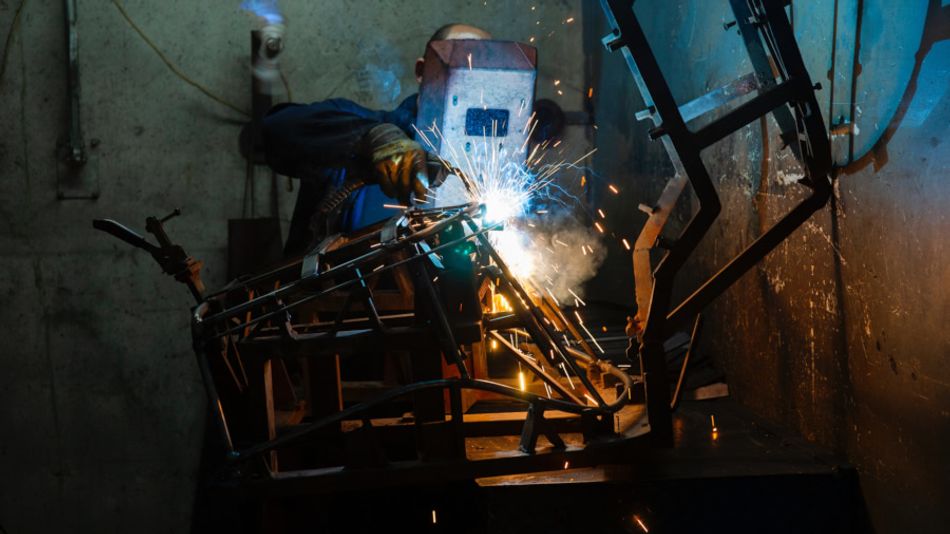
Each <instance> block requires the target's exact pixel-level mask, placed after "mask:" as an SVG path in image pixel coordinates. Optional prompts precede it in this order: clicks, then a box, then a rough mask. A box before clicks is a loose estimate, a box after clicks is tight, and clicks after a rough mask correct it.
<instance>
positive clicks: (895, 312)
mask: <svg viewBox="0 0 950 534" xmlns="http://www.w3.org/2000/svg"><path fill="white" fill-rule="evenodd" d="M832 4H833V3H832V2H814V3H800V2H793V5H794V9H795V10H796V17H797V21H796V22H798V24H797V25H796V31H797V33H798V34H799V39H800V43H801V47H802V50H803V54H804V56H805V59H806V61H808V62H810V64H811V65H813V67H814V68H813V69H812V72H811V74H812V78H813V80H814V81H818V82H821V83H822V84H823V86H824V88H825V89H824V90H825V93H822V94H821V98H822V99H823V101H827V98H828V95H827V91H828V90H829V87H830V82H831V81H830V80H829V79H828V77H827V73H829V72H832V70H831V69H830V68H829V66H828V65H827V63H825V62H826V61H827V57H828V55H829V51H830V49H831V48H830V46H831V45H830V43H831V42H832V33H831V30H833V28H832V27H831V26H821V25H820V24H817V23H816V21H814V20H803V19H801V18H800V17H801V15H802V13H803V10H804V9H807V8H809V7H810V8H822V9H826V8H833V7H834V5H838V4H837V3H834V5H832ZM848 4H850V3H847V2H846V3H841V5H842V6H844V5H848ZM911 4H915V3H914V2H872V1H870V0H869V1H866V2H864V3H863V5H864V12H863V24H864V31H863V34H862V37H861V40H860V44H861V48H860V62H861V64H860V70H859V71H858V72H859V74H858V78H859V83H858V84H857V87H859V88H860V87H861V84H862V83H864V84H865V85H866V86H867V84H866V82H867V80H871V79H875V77H877V79H881V82H880V83H876V84H875V85H873V87H870V86H869V88H868V89H866V91H867V92H866V93H860V91H859V94H858V95H857V98H856V99H857V104H858V109H859V110H861V111H862V112H863V113H865V115H864V118H861V117H859V119H858V120H856V121H855V122H856V123H857V124H858V126H859V127H860V130H861V131H862V132H864V133H861V134H858V136H859V137H858V139H857V142H856V143H855V145H860V144H861V143H864V142H865V140H864V139H863V138H861V137H860V135H865V136H867V135H878V136H880V135H882V133H883V136H882V137H881V138H880V140H879V141H877V142H874V143H871V144H873V146H874V149H873V150H872V151H871V152H869V153H868V154H867V155H864V156H862V155H861V154H854V156H853V159H854V160H855V161H854V162H853V163H850V164H848V165H846V166H845V168H844V169H842V170H841V175H840V176H839V178H838V182H837V188H836V195H835V201H834V204H833V205H831V206H829V207H827V208H825V209H823V210H822V211H821V212H819V213H818V214H816V215H815V216H814V217H813V218H812V220H811V221H809V222H808V223H807V224H805V225H804V226H803V227H802V228H800V229H799V230H797V231H796V232H795V233H794V234H793V235H792V236H791V238H790V239H789V240H788V241H787V242H786V243H784V244H783V245H781V246H780V247H779V248H778V249H777V250H776V251H774V252H773V253H772V254H771V255H770V256H769V257H768V258H767V259H766V260H765V261H764V262H762V264H761V265H759V266H758V268H756V269H754V270H753V271H751V272H750V273H748V274H747V275H746V276H745V277H744V278H742V279H741V280H740V281H739V283H737V284H736V285H735V286H734V287H733V288H731V289H730V290H729V291H728V292H727V293H726V294H725V295H723V296H722V297H721V298H720V299H719V300H718V301H717V302H716V303H715V304H714V305H713V306H711V307H710V308H709V309H708V310H707V311H706V314H705V315H706V319H707V321H706V325H707V326H706V329H705V333H704V338H703V340H702V349H703V350H705V351H707V352H710V353H712V354H713V355H714V356H715V357H716V360H717V361H718V363H719V364H720V365H721V367H723V368H724V370H725V371H726V373H727V377H728V382H729V385H730V390H731V392H732V393H733V395H734V397H735V398H737V399H738V400H740V401H741V402H743V403H745V404H747V405H749V406H750V407H752V408H753V409H754V410H756V411H757V412H759V413H760V414H762V415H764V416H766V417H768V418H770V419H772V420H774V421H778V422H780V423H784V424H786V425H788V426H790V427H792V428H794V429H797V430H798V431H800V432H801V433H802V434H803V435H804V436H805V437H807V438H808V439H811V440H814V441H817V442H819V443H822V444H824V445H826V446H828V447H830V448H832V449H834V450H835V451H837V452H839V453H841V454H843V455H845V456H847V458H848V459H849V460H850V461H851V462H852V463H854V464H855V465H856V466H857V468H858V470H859V473H860V477H861V485H862V488H863V491H864V495H865V498H866V500H867V504H868V510H869V513H870V517H871V520H872V523H873V525H874V527H875V529H876V531H877V532H879V533H888V532H942V531H944V530H945V528H946V527H945V525H946V523H947V520H948V519H950V515H948V510H947V508H946V506H945V503H946V501H947V498H948V496H950V462H948V461H947V458H946V444H947V443H948V442H950V333H948V330H947V324H948V320H950V245H948V243H950V241H948V239H947V235H950V219H948V213H950V182H948V181H947V176H948V175H950V150H948V148H947V138H948V124H950V92H948V90H947V88H948V87H950V47H948V46H947V45H948V44H950V43H948V42H947V41H946V40H945V39H947V38H948V37H950V18H948V16H947V15H948V8H947V7H946V6H945V5H944V4H946V2H942V3H941V2H939V1H932V2H929V5H928V3H927V2H917V3H916V6H917V10H916V11H915V12H912V13H906V12H905V11H907V8H908V6H910V5H911ZM637 10H638V14H640V16H641V17H642V20H643V21H644V26H645V28H646V31H647V32H648V34H649V37H650V38H651V44H652V45H653V47H654V48H655V52H656V54H657V56H658V58H659V60H660V62H661V64H662V65H666V66H667V67H666V69H665V74H666V76H667V77H668V78H669V83H670V85H671V87H672V89H673V92H674V94H675V96H676V97H677V99H678V101H679V102H681V103H682V102H685V101H686V100H688V99H691V98H694V97H696V96H699V95H700V94H702V93H704V92H705V91H708V90H710V89H713V88H715V87H718V86H720V85H722V84H723V83H725V82H727V81H730V80H731V79H734V78H735V77H736V76H738V75H740V74H743V73H745V72H748V71H749V70H750V67H749V65H748V61H747V58H746V55H745V52H744V49H743V47H742V45H741V43H740V42H739V40H738V37H737V36H736V35H735V32H734V31H733V32H724V31H723V29H722V23H723V22H727V21H729V20H732V18H731V13H730V12H729V8H728V5H727V4H726V2H718V1H717V2H708V1H706V0H697V1H685V0H680V1H674V2H664V3H662V5H661V3H646V2H640V3H637ZM924 19H926V25H925V27H924V30H923V36H921V34H920V33H919V30H918V33H917V35H916V36H906V38H905V39H904V41H903V42H897V43H895V42H894V41H893V35H894V34H893V30H895V28H896V29H900V27H901V26H902V25H912V24H914V22H912V21H914V20H921V21H923V20H924ZM809 23H811V24H809ZM841 27H843V26H841ZM601 30H602V33H603V30H604V28H601ZM822 32H824V33H822ZM839 35H840V34H839ZM889 39H890V41H889ZM851 52H852V53H853V48H852V49H851ZM900 61H910V64H909V66H908V67H909V68H908V69H907V73H908V76H907V78H905V79H904V80H903V81H901V80H900V76H896V75H895V76H892V77H891V76H890V75H888V74H887V73H888V69H893V68H894V67H895V65H897V63H898V62H900ZM597 65H598V66H597V70H599V72H600V75H599V82H598V83H597V84H596V90H597V94H598V95H599V96H598V100H597V117H598V121H597V122H598V127H599V128H598V135H597V138H596V144H597V146H598V148H599V152H598V154H597V160H596V164H597V165H596V166H597V169H598V171H600V172H601V173H602V174H603V175H605V176H610V177H611V178H612V179H613V180H614V181H615V182H616V183H618V184H619V185H620V187H621V189H623V190H624V191H625V193H624V198H622V199H615V198H611V197H609V196H607V197H605V199H606V201H607V202H609V203H612V204H613V205H614V208H613V212H614V213H616V214H617V215H615V218H614V219H613V220H612V221H610V222H611V226H612V227H613V228H615V229H617V231H621V232H628V231H629V232H630V233H631V234H632V235H636V233H637V232H638V231H639V228H640V227H641V226H642V224H643V221H644V220H645V215H643V214H640V213H637V212H633V210H629V209H628V210H626V212H625V213H623V214H621V213H619V211H618V209H617V206H620V205H626V206H635V205H636V203H639V202H646V203H652V202H653V200H654V199H655V198H656V197H657V195H658V193H659V189H660V188H661V187H662V184H663V183H665V180H666V179H667V178H668V177H669V176H670V173H671V168H670V166H669V164H668V163H666V162H665V160H664V158H665V156H664V153H663V149H662V147H661V146H660V145H659V144H658V143H651V142H650V141H649V140H648V138H647V136H646V133H647V129H648V126H647V125H646V124H643V123H637V122H636V121H634V120H633V118H632V117H633V115H634V113H635V112H637V111H639V110H640V109H641V108H642V102H641V101H640V98H639V95H638V94H636V88H635V86H634V85H633V81H632V79H631V77H630V74H629V71H628V70H627V69H626V66H625V65H624V63H623V61H622V59H621V57H620V55H619V54H605V55H603V56H602V57H600V58H599V59H597ZM683 65H688V68H682V66H683ZM845 74H848V73H845ZM908 81H909V83H908ZM888 94H891V95H893V96H894V102H893V103H894V108H896V109H897V113H896V114H895V115H893V116H892V117H889V116H887V113H885V112H884V110H885V108H886V106H887V105H889V103H888V102H885V101H884V100H886V98H885V97H886V96H887V95H888ZM822 111H823V113H825V112H826V110H822ZM892 111H893V110H892ZM826 119H827V116H826ZM768 126H769V128H768V135H767V137H766V139H767V143H766V144H763V135H762V126H761V125H760V124H759V123H754V124H752V125H750V126H748V127H746V128H744V129H742V130H740V131H739V132H738V133H736V134H735V135H734V136H732V137H731V138H728V139H726V140H724V141H722V142H721V143H719V144H717V145H715V146H713V147H711V148H710V149H708V150H707V151H706V152H705V153H704V158H705V161H706V163H707V166H708V168H709V170H710V175H711V176H712V177H713V179H714V181H715V182H716V183H717V187H718V190H719V193H720V196H721V198H722V202H723V211H722V215H721V216H720V220H719V222H717V223H716V225H715V226H714V227H713V228H712V229H711V231H710V232H709V234H708V235H707V237H706V239H705V241H704V243H703V245H702V246H701V248H700V249H699V251H698V252H697V254H696V256H695V257H694V259H693V260H692V261H691V262H690V264H689V265H688V268H687V269H686V271H685V272H684V273H683V275H682V276H681V280H680V293H681V294H682V293H684V292H685V291H686V290H688V289H690V288H692V287H695V284H696V283H697V282H698V280H700V279H701V277H705V276H709V275H711V274H712V273H714V272H715V271H716V268H717V267H718V266H721V265H723V263H724V262H725V261H726V260H728V259H729V258H730V257H732V256H733V255H735V254H736V253H738V252H739V251H740V250H741V248H742V247H743V246H745V245H747V244H748V243H750V242H751V240H752V239H754V238H755V237H756V236H758V235H759V234H761V232H762V231H763V230H764V229H765V228H767V227H768V225H769V224H771V223H772V222H774V221H775V220H777V218H778V217H779V216H780V215H781V214H783V213H785V212H787V210H788V209H789V208H790V207H791V206H793V205H794V203H795V202H797V201H798V200H799V199H800V198H802V188H801V187H799V186H797V185H794V184H791V183H789V182H790V180H789V177H794V176H795V175H796V174H799V173H800V171H799V170H798V167H797V166H796V164H795V163H794V162H793V160H792V158H791V156H790V154H789V153H788V151H787V150H785V151H782V150H780V148H779V147H780V143H778V142H777V139H776V136H775V131H774V123H771V121H770V123H769V125H768ZM835 142H836V144H838V143H841V142H844V143H847V142H848V139H847V138H846V137H845V138H844V139H837V138H836V140H835ZM865 144H867V143H865ZM684 207H685V209H684V210H683V211H684V212H686V214H688V211H689V201H685V202H684ZM607 211H608V213H610V212H611V210H610V209H607ZM681 215H682V214H681ZM682 220H683V218H682V217H679V218H678V219H677V220H675V221H674V222H673V223H671V229H672V230H673V231H671V232H669V235H671V236H674V235H676V232H677V230H676V228H681V227H682ZM612 253H613V256H612V259H611V262H610V265H609V266H608V270H605V271H604V273H609V274H606V276H607V279H606V282H605V283H604V280H598V283H595V284H594V286H595V287H594V291H595V292H596V291H597V288H598V287H600V288H601V293H602V295H603V297H604V298H607V297H609V296H610V295H611V294H612V293H611V292H612V291H613V288H615V287H617V284H618V283H619V282H618V281H617V280H623V279H624V277H629V276H631V274H630V269H631V267H630V261H629V258H628V257H627V253H625V252H623V251H622V250H621V249H620V248H619V247H618V246H614V249H613V250H612ZM628 291H629V292H630V294H631V295H632V286H630V287H629V289H628ZM720 430H721V431H723V432H728V429H720Z"/></svg>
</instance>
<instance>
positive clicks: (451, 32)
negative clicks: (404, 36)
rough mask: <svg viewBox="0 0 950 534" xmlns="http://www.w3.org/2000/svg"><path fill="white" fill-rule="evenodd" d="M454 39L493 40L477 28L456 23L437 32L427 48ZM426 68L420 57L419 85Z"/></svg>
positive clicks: (489, 35) (417, 69) (418, 66)
mask: <svg viewBox="0 0 950 534" xmlns="http://www.w3.org/2000/svg"><path fill="white" fill-rule="evenodd" d="M453 39H475V40H479V39H491V34H490V33H488V32H487V31H485V30H483V29H481V28H478V27H476V26H471V25H468V24H460V23H457V22H454V23H452V24H446V25H445V26H442V27H441V28H439V29H438V30H436V31H435V33H433V34H432V37H429V41H428V42H427V43H426V47H427V48H428V46H429V43H431V42H432V41H449V40H453ZM424 66H425V60H424V59H423V58H421V57H420V58H418V59H416V81H417V82H419V83H422V72H423V68H424Z"/></svg>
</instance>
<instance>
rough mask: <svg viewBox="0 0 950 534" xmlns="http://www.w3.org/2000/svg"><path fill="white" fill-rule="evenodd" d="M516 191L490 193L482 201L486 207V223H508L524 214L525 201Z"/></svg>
mask: <svg viewBox="0 0 950 534" xmlns="http://www.w3.org/2000/svg"><path fill="white" fill-rule="evenodd" d="M519 196H520V195H518V194H517V192H515V191H502V190H495V191H489V192H488V193H486V194H485V196H484V197H482V198H481V199H480V200H481V202H482V204H484V205H485V223H487V224H497V223H503V222H507V221H508V220H510V219H513V218H515V217H518V216H520V215H522V214H523V213H524V208H523V203H524V201H523V200H522V199H521V198H519Z"/></svg>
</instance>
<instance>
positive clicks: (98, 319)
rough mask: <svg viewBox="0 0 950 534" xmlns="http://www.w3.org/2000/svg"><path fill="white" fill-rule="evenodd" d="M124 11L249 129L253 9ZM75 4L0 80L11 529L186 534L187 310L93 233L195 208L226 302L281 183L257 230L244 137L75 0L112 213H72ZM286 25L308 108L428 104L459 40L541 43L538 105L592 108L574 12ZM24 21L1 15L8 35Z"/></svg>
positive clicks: (303, 13) (436, 0)
mask: <svg viewBox="0 0 950 534" xmlns="http://www.w3.org/2000/svg"><path fill="white" fill-rule="evenodd" d="M120 1H121V0H120ZM121 3H122V5H123V6H124V7H125V9H126V11H127V12H128V14H129V16H130V17H131V18H132V19H133V20H134V21H135V22H136V23H137V24H138V25H139V26H140V27H141V28H142V30H143V31H144V32H145V33H146V34H147V35H148V36H150V38H151V39H152V40H153V41H154V42H155V44H156V45H157V46H158V47H159V48H160V49H161V50H163V51H164V53H165V54H166V55H167V57H168V58H169V59H170V60H171V61H172V62H174V63H175V64H177V65H178V66H179V67H180V68H181V70H182V71H183V72H185V73H187V75H188V76H189V77H191V78H193V79H194V80H196V81H198V82H200V83H201V84H203V85H205V86H207V87H208V88H209V89H210V90H211V91H212V92H214V93H215V94H216V95H218V96H220V97H221V98H222V99H224V100H227V101H229V102H231V103H233V104H235V105H236V106H237V107H238V108H241V109H247V108H249V107H250V104H249V74H248V62H249V60H248V48H249V35H248V33H249V31H250V29H251V28H252V26H253V21H252V20H251V18H250V17H249V16H247V15H246V14H245V13H243V12H241V11H240V10H239V9H238V5H239V1H238V0H229V1H215V2H195V1H189V0H166V1H162V2H154V1H148V0H125V1H122V2H121ZM61 4H62V3H61V2H55V1H52V0H26V2H25V4H24V7H23V10H22V13H21V15H20V17H19V21H18V25H17V28H16V29H15V30H14V33H13V35H12V38H11V39H10V41H9V43H10V46H9V50H5V51H4V53H5V54H6V56H7V63H6V71H5V74H4V75H3V77H2V78H0V102H3V104H2V106H0V294H2V295H3V298H4V302H3V305H2V306H0V324H3V325H4V328H3V330H4V335H3V336H2V338H0V429H2V431H0V481H2V482H0V526H2V530H4V531H5V532H9V533H10V534H20V533H24V532H130V531H135V532H181V531H183V530H185V529H186V528H187V526H188V522H189V519H190V507H191V502H192V498H193V483H194V477H195V472H196V468H197V460H198V455H199V449H200V445H201V438H202V433H203V430H204V411H203V410H204V400H203V392H202V387H201V383H200V380H199V375H198V370H197V368H196V365H195V363H194V359H193V356H192V354H191V350H190V346H189V337H190V335H189V331H188V319H187V315H188V308H189V305H190V304H191V302H190V298H189V296H188V295H187V292H186V291H185V289H184V288H183V287H181V286H180V285H178V284H176V283H175V282H173V281H172V280H171V279H169V278H167V277H165V276H163V275H162V274H161V273H160V272H159V269H158V267H157V266H156V265H155V264H154V263H153V262H152V260H151V258H149V257H148V255H146V254H144V253H142V252H141V251H137V250H132V249H131V248H130V247H128V246H126V245H125V244H123V243H120V242H118V241H116V240H115V239H112V238H110V237H108V236H106V235H105V234H101V233H98V232H95V231H94V230H93V229H92V227H91V224H90V221H91V220H92V219H93V218H97V217H111V218H115V219H118V220H120V221H123V222H125V223H127V224H129V225H130V226H132V227H134V228H138V229H140V230H144V228H143V227H144V218H145V216H147V215H163V214H165V213H167V212H169V211H171V210H172V209H173V208H175V207H178V208H181V209H182V211H183V212H184V215H182V216H181V217H179V218H178V219H175V220H174V221H172V222H170V223H169V224H168V225H167V228H168V231H169V233H170V234H171V236H172V238H173V239H174V240H176V241H177V242H179V243H181V244H183V245H184V246H185V247H186V248H187V250H188V251H189V252H190V253H191V254H193V255H194V256H195V257H197V258H200V259H202V260H204V261H205V265H206V268H205V270H204V277H205V280H206V281H207V282H208V285H209V286H216V285H219V284H221V283H223V282H224V281H225V280H224V276H225V251H226V240H227V222H226V221H227V219H229V218H238V217H242V216H250V215H255V216H266V215H272V214H271V212H270V209H269V205H270V204H269V199H268V193H267V192H268V191H269V190H270V176H269V173H268V172H266V171H265V170H259V171H258V172H257V173H256V175H257V176H256V178H255V184H256V190H257V195H256V198H257V203H256V209H255V210H254V213H253V214H252V213H250V212H249V210H248V211H245V210H244V209H243V204H244V195H243V191H244V179H245V167H244V162H243V160H242V159H241V156H240V154H239V153H238V150H237V135H238V130H239V125H240V123H241V122H242V121H243V120H244V118H243V117H242V116H241V115H240V114H238V113H235V112H234V111H232V110H230V109H228V108H227V107H224V106H222V105H220V104H218V103H216V102H214V101H212V100H210V99H208V98H207V97H205V96H204V95H202V94H201V93H200V92H198V91H197V90H195V89H194V88H192V87H190V86H188V85H186V84H185V83H183V82H182V81H181V80H180V79H178V78H176V77H175V76H174V75H173V74H172V73H171V72H170V71H169V69H168V68H167V67H166V66H165V65H164V64H163V63H162V62H161V61H160V59H159V58H158V56H157V55H156V54H155V53H154V52H153V51H152V50H151V49H150V48H149V47H148V46H147V45H146V44H145V42H143V40H142V39H141V38H140V37H139V36H138V35H137V34H136V33H135V32H134V31H133V30H132V29H131V28H130V26H129V24H128V23H127V21H126V20H125V19H123V17H122V16H121V15H120V12H119V10H118V9H117V8H116V6H115V5H113V3H112V2H110V1H108V0H79V1H78V12H79V35H80V38H79V46H80V57H81V59H80V70H81V84H82V126H83V132H84V135H85V139H86V143H87V148H88V150H89V157H90V163H89V164H88V167H87V168H88V169H92V170H91V171H89V172H91V173H93V174H97V175H98V190H99V196H98V198H97V199H95V200H61V199H58V198H57V191H58V188H57V171H56V168H57V165H56V161H57V160H56V156H55V154H56V146H57V140H58V139H59V138H60V137H61V136H63V135H64V133H65V130H66V126H65V124H66V117H67V115H66V107H65V92H66V87H65V42H64V22H63V21H64V16H63V8H62V5H61ZM281 4H282V7H283V8H284V11H285V15H286V17H287V19H288V21H289V27H288V32H289V34H288V40H287V50H286V52H285V54H284V56H283V66H284V71H285V73H286V75H287V78H288V81H289V85H290V87H291V90H292V92H293V97H294V99H295V100H297V101H312V100H317V99H322V98H326V97H331V96H350V97H352V98H354V99H356V100H358V101H360V102H362V103H364V104H366V105H370V106H380V107H389V106H393V105H395V104H396V103H398V102H399V101H400V100H401V98H403V97H405V96H408V95H410V94H412V93H413V92H415V82H414V79H413V76H412V61H413V60H414V59H415V57H417V56H418V55H420V54H421V52H422V47H423V45H424V44H425V41H426V39H427V38H428V36H429V35H430V33H431V32H432V31H433V30H434V29H435V28H436V27H438V26H440V25H442V24H444V23H447V22H454V21H466V22H470V23H473V24H476V25H481V26H483V27H485V28H487V29H489V30H490V31H492V32H494V33H495V35H496V37H498V38H503V39H517V40H525V41H526V40H528V39H529V38H530V37H532V36H534V37H535V44H536V45H537V46H538V47H539V49H540V75H539V80H540V81H539V94H540V96H551V97H553V98H555V99H559V100H560V101H561V102H562V103H563V105H564V107H565V108H566V109H578V108H579V107H580V102H581V99H582V94H583V92H584V87H585V83H584V79H583V75H584V69H583V47H582V38H581V37H582V36H581V22H582V19H581V7H580V4H581V3H580V1H579V0H537V1H533V2H530V3H528V2H501V1H496V0H489V1H487V2H486V1H483V0H477V1H475V0H471V1H461V0H460V1H452V2H446V1H443V0H419V1H415V2H411V3H410V2H403V1H396V0H391V1H380V2H365V1H362V0H360V1H356V0H350V1H339V2H309V1H305V0H285V1H283V2H281ZM19 5H20V1H19V0H0V32H2V33H0V35H2V36H5V35H6V33H5V32H6V31H7V30H8V29H9V28H11V25H12V23H13V18H14V13H15V12H16V9H17V7H18V6H19ZM532 6H535V8H534V9H532ZM569 17H575V20H574V22H572V23H565V21H566V20H567V19H568V18H569ZM0 42H2V41H0ZM556 79H560V80H562V84H561V86H560V89H562V91H563V92H564V94H563V95H558V94H556V92H555V91H556V89H555V88H554V85H553V80H556ZM93 140H96V141H93ZM93 145H95V146H93ZM278 191H279V199H278V205H279V207H280V213H279V214H278V215H279V217H280V218H281V220H282V222H283V223H284V227H285V228H284V229H285V231H286V224H287V221H288V220H289V216H290V211H291V207H292V205H293V201H294V198H295V194H296V193H295V192H290V191H287V190H286V188H285V181H284V179H283V178H281V179H280V184H279V188H278Z"/></svg>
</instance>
